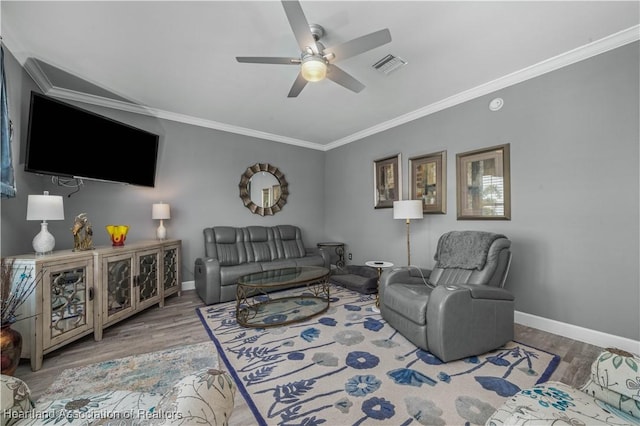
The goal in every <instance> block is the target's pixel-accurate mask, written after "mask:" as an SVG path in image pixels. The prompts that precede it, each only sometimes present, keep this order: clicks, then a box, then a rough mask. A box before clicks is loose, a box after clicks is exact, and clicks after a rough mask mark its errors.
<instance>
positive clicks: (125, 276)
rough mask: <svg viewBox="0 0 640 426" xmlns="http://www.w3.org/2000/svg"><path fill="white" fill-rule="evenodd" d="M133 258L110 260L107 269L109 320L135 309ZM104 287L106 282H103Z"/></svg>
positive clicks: (107, 312) (107, 308)
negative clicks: (133, 297)
mask: <svg viewBox="0 0 640 426" xmlns="http://www.w3.org/2000/svg"><path fill="white" fill-rule="evenodd" d="M131 267H132V264H131V257H130V256H125V257H123V258H121V259H110V260H109V261H107V268H106V274H107V276H106V283H107V285H106V314H107V318H109V317H112V316H114V315H117V314H118V313H120V312H123V311H128V310H130V309H132V308H133V305H132V303H133V300H132V293H133V292H132V277H131V274H132V270H131V269H132V268H131ZM103 285H104V282H103Z"/></svg>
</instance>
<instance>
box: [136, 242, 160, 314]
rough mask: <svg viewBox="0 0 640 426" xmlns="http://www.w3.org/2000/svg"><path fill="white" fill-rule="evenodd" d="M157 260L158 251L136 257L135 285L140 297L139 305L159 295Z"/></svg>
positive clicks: (158, 256)
mask: <svg viewBox="0 0 640 426" xmlns="http://www.w3.org/2000/svg"><path fill="white" fill-rule="evenodd" d="M159 258H160V252H159V250H154V251H152V252H148V253H142V254H140V255H139V256H138V278H137V280H138V283H137V285H138V291H139V295H140V297H139V300H140V303H144V302H146V301H148V300H150V299H153V298H157V297H158V296H159V294H160V293H159V292H158V283H159V279H160V277H159V276H158V274H159V272H160V269H159V266H158V261H159ZM156 302H157V300H156ZM154 303H155V302H154Z"/></svg>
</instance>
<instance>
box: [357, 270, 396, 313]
mask: <svg viewBox="0 0 640 426" xmlns="http://www.w3.org/2000/svg"><path fill="white" fill-rule="evenodd" d="M364 264H365V265H367V266H371V267H372V268H376V269H378V292H377V293H376V304H375V306H374V307H373V308H371V310H372V311H373V312H376V313H380V275H382V270H383V269H384V268H391V267H392V266H393V263H391V262H387V261H385V260H368V261H366V262H365V263H364Z"/></svg>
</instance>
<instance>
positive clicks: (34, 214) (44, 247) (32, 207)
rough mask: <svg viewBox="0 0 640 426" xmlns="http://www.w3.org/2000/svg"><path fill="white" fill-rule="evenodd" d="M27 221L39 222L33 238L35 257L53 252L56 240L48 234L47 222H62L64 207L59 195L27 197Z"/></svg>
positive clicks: (47, 194)
mask: <svg viewBox="0 0 640 426" xmlns="http://www.w3.org/2000/svg"><path fill="white" fill-rule="evenodd" d="M27 220H41V221H42V223H41V224H40V233H38V235H36V236H35V237H34V238H33V249H34V250H35V252H36V255H43V254H46V253H49V252H51V251H53V248H54V247H55V245H56V239H55V238H54V236H53V235H51V233H50V232H49V229H48V224H47V220H64V207H63V204H62V196H61V195H49V191H44V195H29V197H28V199H27Z"/></svg>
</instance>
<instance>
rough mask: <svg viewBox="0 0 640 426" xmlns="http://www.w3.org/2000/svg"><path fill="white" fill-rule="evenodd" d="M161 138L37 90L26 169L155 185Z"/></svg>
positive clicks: (32, 99)
mask: <svg viewBox="0 0 640 426" xmlns="http://www.w3.org/2000/svg"><path fill="white" fill-rule="evenodd" d="M158 139H159V137H158V135H155V134H153V133H150V132H147V131H145V130H142V129H138V128H136V127H133V126H130V125H128V124H125V123H121V122H118V121H115V120H112V119H110V118H108V117H104V116H102V115H98V114H95V113H93V112H90V111H86V110H84V109H81V108H78V107H76V106H73V105H70V104H67V103H65V102H61V101H59V100H57V99H54V98H51V97H49V96H45V95H42V94H39V93H36V92H31V107H30V111H29V129H28V134H27V150H26V160H25V167H24V170H25V171H27V172H32V173H40V174H45V175H52V176H63V177H73V178H82V179H91V180H101V181H108V182H121V183H127V184H131V185H140V186H154V184H155V176H156V161H157V156H158Z"/></svg>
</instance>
